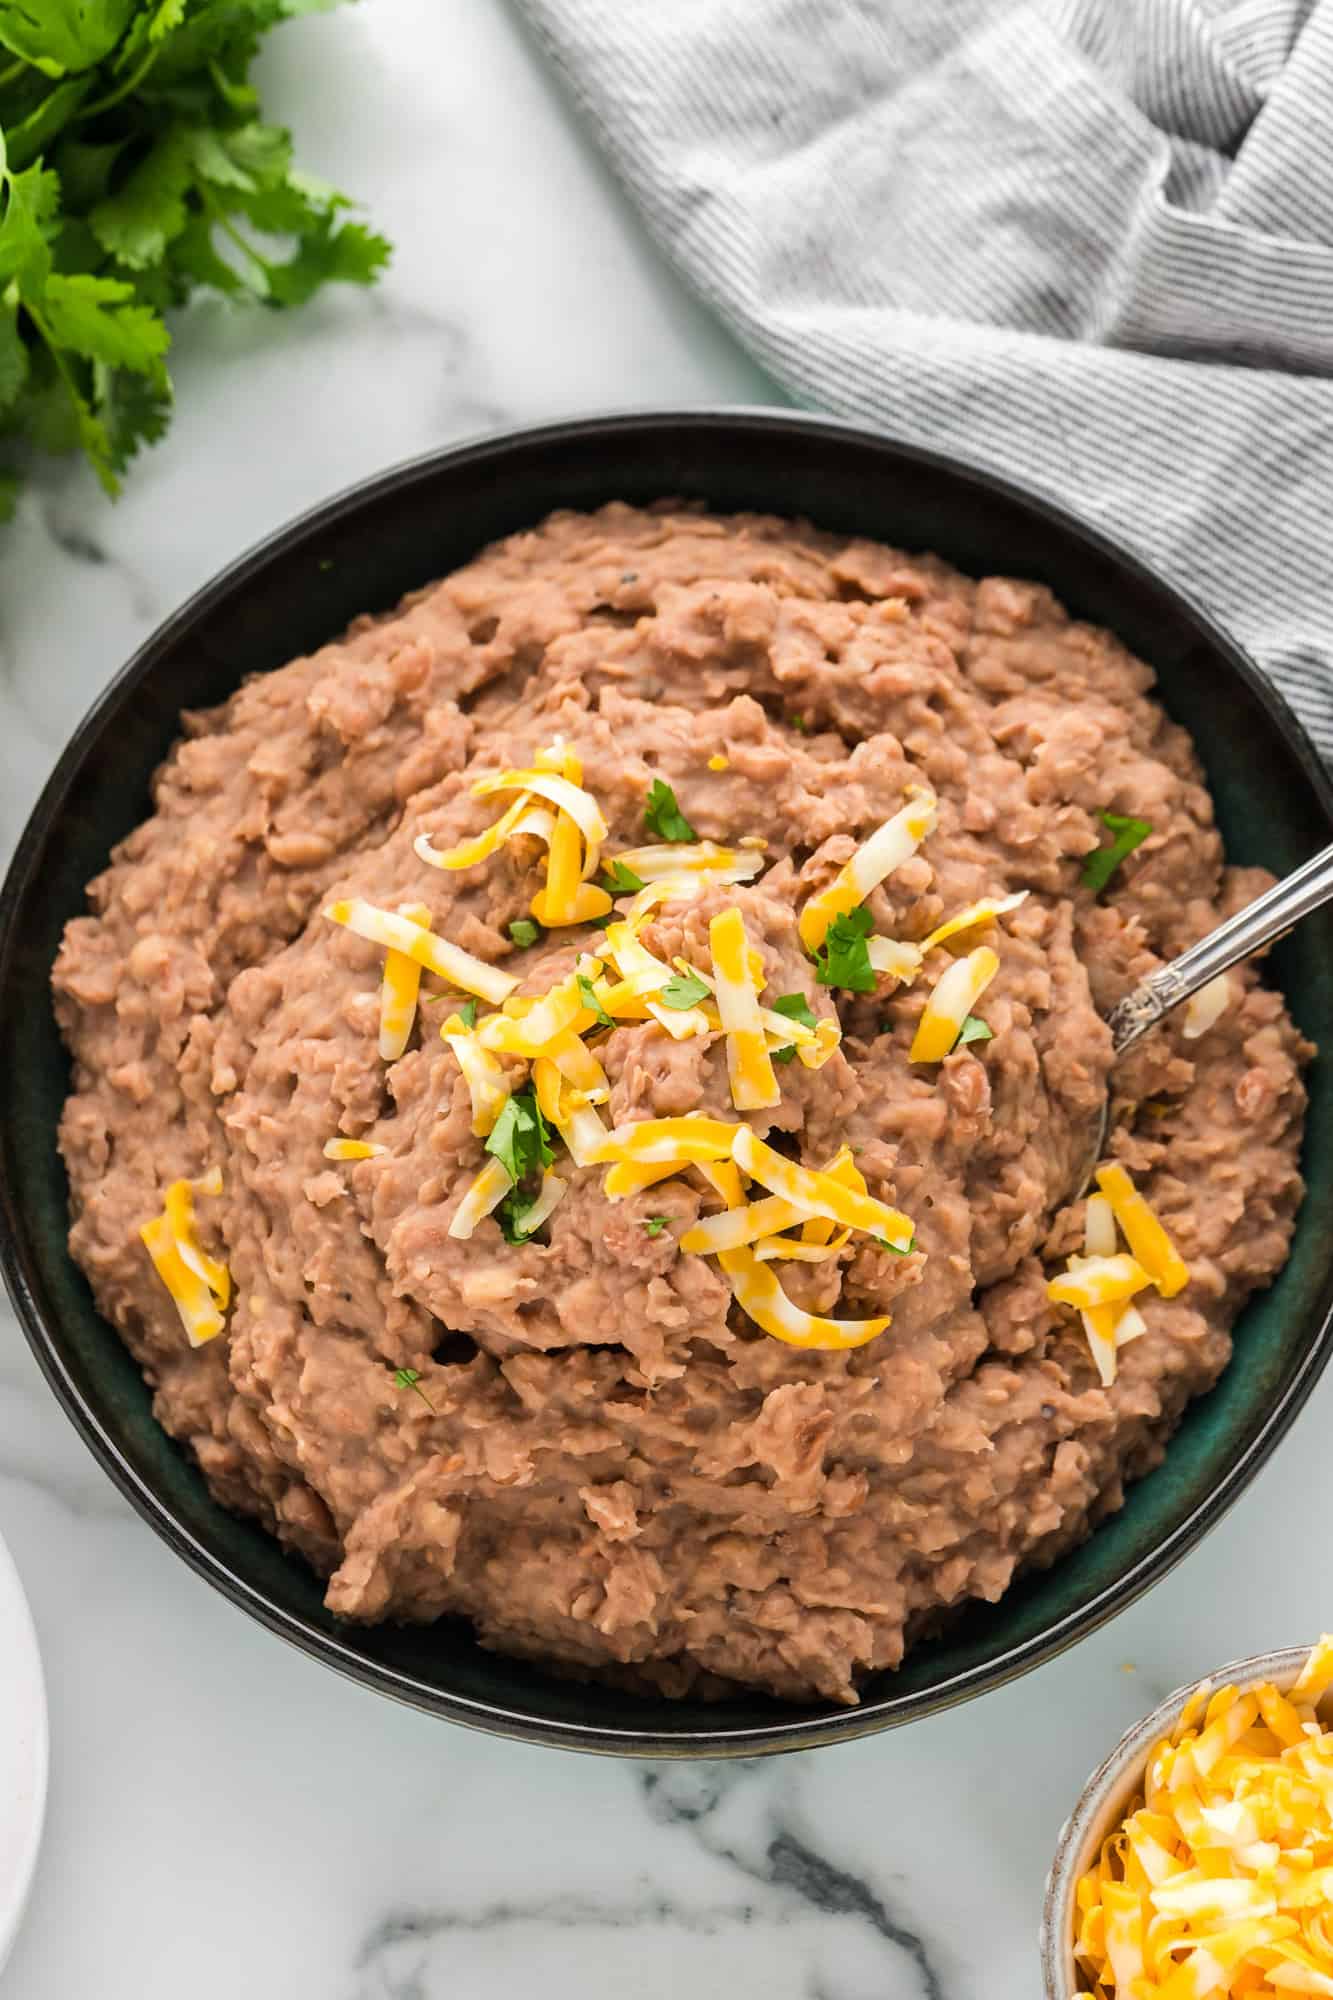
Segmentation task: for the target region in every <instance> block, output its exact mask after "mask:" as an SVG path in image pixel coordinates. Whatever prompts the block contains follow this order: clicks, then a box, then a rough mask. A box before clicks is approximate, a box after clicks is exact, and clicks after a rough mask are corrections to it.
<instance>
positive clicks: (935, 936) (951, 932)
mask: <svg viewBox="0 0 1333 2000" xmlns="http://www.w3.org/2000/svg"><path fill="white" fill-rule="evenodd" d="M1027 899H1028V892H1027V890H1026V889H1020V890H1019V891H1018V893H1017V895H1014V896H1000V897H998V898H997V897H995V896H983V897H982V899H981V901H980V902H979V903H969V904H968V906H967V908H966V909H965V910H959V911H957V912H956V914H955V915H954V916H952V917H946V918H945V920H944V922H943V923H942V924H937V925H936V926H935V929H934V930H933V931H932V932H931V933H930V936H929V937H926V938H922V940H921V944H920V947H919V949H920V952H921V956H922V957H923V958H924V957H925V955H926V953H927V952H928V951H934V949H935V947H936V945H938V944H944V943H946V942H947V941H948V940H949V939H950V938H955V937H961V936H962V934H963V932H964V931H974V930H975V929H976V928H977V926H978V924H993V923H994V922H995V921H996V919H997V918H999V917H1005V916H1008V914H1009V912H1010V911H1011V910H1016V909H1018V908H1019V906H1020V904H1023V903H1026V901H1027Z"/></svg>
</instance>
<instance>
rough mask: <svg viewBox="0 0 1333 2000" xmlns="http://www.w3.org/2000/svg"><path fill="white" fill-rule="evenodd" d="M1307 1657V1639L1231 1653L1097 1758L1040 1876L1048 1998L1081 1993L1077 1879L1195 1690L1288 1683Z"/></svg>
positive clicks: (1075, 1998)
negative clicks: (1233, 1656) (1239, 1655)
mask: <svg viewBox="0 0 1333 2000" xmlns="http://www.w3.org/2000/svg"><path fill="white" fill-rule="evenodd" d="M1309 1657H1310V1646H1285V1647H1283V1648H1282V1649H1281V1650H1280V1651H1278V1652H1272V1653H1254V1654H1252V1655H1251V1656H1250V1658H1248V1659H1244V1660H1232V1661H1230V1662H1229V1663H1228V1664H1227V1665H1226V1666H1224V1667H1219V1668H1218V1669H1217V1671H1216V1672H1215V1673H1212V1674H1204V1675H1202V1676H1201V1677H1200V1678H1199V1679H1198V1680H1194V1681H1187V1682H1186V1683H1185V1685H1184V1686H1183V1687H1178V1688H1176V1689H1175V1691H1174V1692H1173V1693H1171V1694H1169V1695H1167V1697H1166V1699H1165V1700H1164V1701H1161V1702H1159V1703H1158V1705H1157V1707H1156V1708H1155V1709H1153V1711H1152V1713H1151V1714H1150V1715H1145V1716H1144V1717H1143V1719H1142V1721H1140V1722H1136V1723H1133V1724H1132V1725H1131V1727H1130V1728H1128V1729H1127V1730H1126V1731H1125V1733H1124V1735H1123V1736H1122V1737H1121V1739H1120V1741H1119V1742H1118V1743H1117V1744H1116V1746H1115V1748H1114V1750H1112V1751H1111V1753H1110V1755H1109V1756H1108V1757H1106V1758H1105V1759H1104V1760H1103V1761H1102V1763H1100V1764H1099V1765H1098V1767H1097V1769H1096V1770H1095V1771H1094V1772H1093V1774H1092V1776H1091V1777H1090V1778H1089V1779H1088V1782H1087V1784H1086V1785H1085V1786H1084V1787H1083V1790H1082V1792H1081V1793H1080V1794H1079V1799H1078V1804H1077V1805H1076V1806H1075V1807H1074V1810H1073V1812H1072V1813H1071V1814H1070V1816H1069V1818H1068V1819H1067V1820H1066V1821H1065V1824H1064V1826H1063V1827H1062V1829H1061V1832H1060V1838H1059V1840H1058V1841H1057V1842H1056V1847H1055V1859H1054V1861H1053V1862H1052V1863H1051V1872H1050V1874H1049V1875H1048V1876H1047V1878H1046V1895H1045V1900H1044V1902H1043V1905H1042V1914H1041V1970H1042V1978H1043V1981H1044V1982H1045V1994H1046V2000H1083V1995H1082V1991H1081V1989H1080V1987H1079V1983H1078V1973H1077V1968H1076V1965H1075V1960H1074V1891H1075V1889H1076V1887H1077V1885H1078V1879H1079V1877H1080V1875H1082V1874H1083V1873H1084V1871H1085V1870H1086V1869H1087V1867H1088V1866H1089V1863H1090V1862H1091V1860H1092V1857H1093V1855H1094V1854H1095V1853H1096V1852H1097V1851H1098V1850H1099V1849H1100V1847H1101V1844H1102V1841H1103V1840H1104V1839H1105V1837H1106V1835H1107V1833H1108V1832H1109V1831H1110V1829H1111V1826H1112V1824H1113V1823H1114V1822H1115V1821H1116V1820H1117V1819H1120V1818H1123V1816H1124V1810H1125V1807H1126V1805H1127V1804H1128V1802H1129V1799H1130V1798H1131V1796H1132V1795H1133V1793H1134V1792H1136V1791H1137V1790H1138V1788H1139V1780H1140V1779H1141V1777H1142V1775H1143V1771H1144V1767H1145V1765H1146V1764H1147V1761H1148V1755H1149V1752H1150V1751H1151V1750H1152V1748H1153V1746H1154V1745H1155V1744H1156V1743H1159V1742H1160V1741H1161V1739H1162V1738H1163V1737H1164V1736H1166V1735H1168V1734H1169V1733H1170V1731H1171V1729H1172V1727H1173V1726H1174V1724H1175V1721H1176V1719H1177V1717H1178V1716H1179V1714H1180V1711H1181V1709H1182V1708H1183V1707H1184V1706H1185V1703H1186V1702H1187V1701H1188V1700H1189V1697H1190V1696H1191V1695H1192V1694H1193V1693H1194V1691H1195V1689H1196V1688H1200V1687H1205V1686H1208V1687H1226V1686H1227V1685H1228V1684H1229V1683H1230V1682H1233V1681H1234V1682H1235V1683H1236V1684H1237V1685H1238V1686H1240V1687H1242V1688H1247V1687H1253V1686H1254V1685H1255V1683H1256V1682H1258V1681H1272V1682H1273V1683H1274V1685H1275V1686H1277V1687H1279V1688H1286V1687H1290V1685H1291V1683H1292V1682H1293V1681H1294V1680H1295V1679H1296V1676H1297V1675H1298V1674H1299V1673H1300V1670H1301V1668H1302V1667H1303V1666H1304V1665H1305V1662H1306V1660H1307V1659H1308V1658H1309Z"/></svg>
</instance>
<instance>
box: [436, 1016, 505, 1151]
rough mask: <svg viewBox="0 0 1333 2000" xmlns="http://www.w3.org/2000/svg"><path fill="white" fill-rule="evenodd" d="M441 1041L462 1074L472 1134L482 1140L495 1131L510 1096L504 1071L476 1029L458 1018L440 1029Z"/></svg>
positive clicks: (451, 1017) (450, 1018) (452, 1019)
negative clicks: (468, 1100) (469, 1105)
mask: <svg viewBox="0 0 1333 2000" xmlns="http://www.w3.org/2000/svg"><path fill="white" fill-rule="evenodd" d="M440 1039H441V1040H442V1041H443V1042H444V1043H445V1044H446V1046H447V1047H448V1048H449V1050H450V1051H451V1053H452V1054H453V1057H454V1059H455V1061H456V1062H457V1064H458V1067H459V1069H460V1070H461V1071H462V1072H463V1081H464V1083H465V1084H466V1085H467V1087H468V1094H469V1096H470V1097H471V1099H472V1130H473V1132H474V1133H475V1134H476V1136H477V1137H478V1138H485V1136H486V1134H487V1133H488V1132H490V1131H492V1130H493V1129H494V1126H495V1121H496V1119H497V1118H498V1117H499V1116H500V1113H501V1111H502V1110H503V1109H504V1103H505V1099H506V1098H507V1097H508V1096H509V1084H508V1081H507V1080H506V1077H505V1073H504V1068H503V1066H502V1065H501V1064H500V1063H498V1062H497V1061H496V1059H495V1057H494V1056H493V1055H492V1054H491V1052H490V1050H489V1049H486V1048H483V1047H482V1044H481V1040H480V1037H479V1036H478V1034H477V1031H476V1029H475V1028H468V1027H466V1026H465V1025H464V1023H463V1021H462V1018H461V1017H460V1016H459V1015H457V1014H451V1015H450V1016H449V1018H448V1020H447V1021H446V1022H445V1024H444V1026H443V1027H442V1028H441V1029H440Z"/></svg>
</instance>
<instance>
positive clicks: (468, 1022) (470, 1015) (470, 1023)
mask: <svg viewBox="0 0 1333 2000" xmlns="http://www.w3.org/2000/svg"><path fill="white" fill-rule="evenodd" d="M454 1012H455V1014H457V1016H458V1018H459V1020H460V1021H461V1022H462V1023H463V1026H464V1027H465V1028H475V1027H476V1025H477V1003H476V1001H475V1000H472V999H468V1000H464V1001H462V1002H460V1004H459V1005H458V1006H457V1007H455V1008H454Z"/></svg>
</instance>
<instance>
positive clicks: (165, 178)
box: [88, 126, 194, 271]
mask: <svg viewBox="0 0 1333 2000" xmlns="http://www.w3.org/2000/svg"><path fill="white" fill-rule="evenodd" d="M193 178H194V174H193V167H192V165H191V159H190V144H189V135H188V133H186V132H185V131H183V130H182V129H181V128H180V127H179V126H175V127H173V128H172V129H171V130H169V131H168V132H167V133H166V134H165V135H164V136H163V137H162V138H161V139H159V140H158V142H157V144H156V145H155V146H154V147H153V149H152V151H151V152H150V153H148V154H147V155H146V156H145V157H144V158H143V159H142V160H140V162H139V164H138V166H137V167H135V168H134V169H133V171H132V172H131V173H130V174H129V175H128V176H127V177H126V178H125V179H124V180H123V181H122V182H121V184H120V186H119V188H118V189H117V191H116V193H115V194H108V195H107V196H106V197H105V198H104V199H103V200H101V201H99V202H97V203H96V204H95V205H94V207H93V208H92V209H91V210H90V211H89V215H88V223H89V227H90V228H91V229H92V232H93V234H94V236H95V237H96V238H97V240H98V242H99V243H100V244H101V246H102V248H103V249H104V250H106V251H108V252H109V254H110V255H111V256H112V257H114V258H116V259H117V261H118V262H120V263H121V264H126V265H128V266H129V268H130V269H131V270H135V271H142V270H144V269H145V268H146V267H147V266H148V265H150V264H160V263H161V262H162V259H163V258H164V257H165V256H166V254H167V245H168V244H169V243H172V242H174V241H175V239H176V237H178V236H179V235H180V233H181V231H182V230H183V229H184V228H185V225H186V223H187V222H188V221H189V219H190V211H189V208H188V206H187V205H186V196H187V194H188V193H189V190H190V187H191V184H192V181H193Z"/></svg>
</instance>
